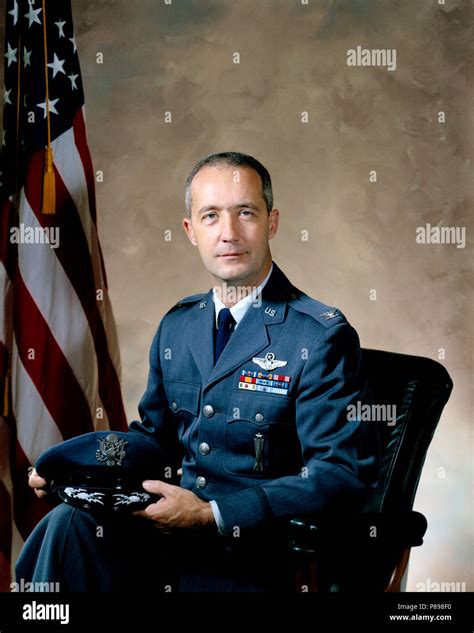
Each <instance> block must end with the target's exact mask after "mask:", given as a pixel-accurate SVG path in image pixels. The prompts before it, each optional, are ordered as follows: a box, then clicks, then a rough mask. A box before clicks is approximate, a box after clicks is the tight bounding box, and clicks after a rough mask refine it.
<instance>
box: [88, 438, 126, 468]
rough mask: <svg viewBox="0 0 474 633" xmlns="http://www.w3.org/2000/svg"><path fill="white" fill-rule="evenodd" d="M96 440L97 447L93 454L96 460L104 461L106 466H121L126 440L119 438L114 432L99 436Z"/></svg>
mask: <svg viewBox="0 0 474 633" xmlns="http://www.w3.org/2000/svg"><path fill="white" fill-rule="evenodd" d="M97 441H98V442H99V448H98V449H97V451H96V454H95V457H96V459H97V461H98V462H105V463H106V464H107V466H121V465H122V459H123V458H124V457H125V446H126V445H127V444H128V442H126V441H125V440H122V439H120V438H119V437H118V435H115V433H109V434H108V435H106V436H105V438H99V439H98V440H97Z"/></svg>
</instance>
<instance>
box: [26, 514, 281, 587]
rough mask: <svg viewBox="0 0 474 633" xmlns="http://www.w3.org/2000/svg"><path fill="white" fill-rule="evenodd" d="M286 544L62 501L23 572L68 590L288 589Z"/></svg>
mask: <svg viewBox="0 0 474 633" xmlns="http://www.w3.org/2000/svg"><path fill="white" fill-rule="evenodd" d="M235 540H236V541H239V539H235ZM270 543H271V545H270ZM285 545H286V544H285V543H283V542H281V541H278V542H273V540H272V539H268V538H264V537H262V536H261V535H258V533H255V536H254V538H252V537H251V538H250V539H247V541H245V540H244V542H241V541H239V542H238V543H235V544H229V540H228V539H226V538H223V537H220V536H219V535H218V534H217V530H216V528H214V527H213V528H212V530H210V529H208V528H201V529H196V530H190V529H180V530H173V531H172V532H171V533H170V534H164V533H163V532H161V531H160V530H159V529H157V528H156V527H155V525H154V523H153V522H152V521H149V520H148V519H143V518H141V517H135V516H131V515H126V514H120V515H118V514H115V513H114V514H112V513H110V514H108V513H91V512H89V511H86V510H81V509H78V508H73V507H71V506H68V505H66V504H64V503H63V504H60V505H59V506H57V507H56V508H54V509H53V510H52V511H51V512H49V513H48V514H47V515H46V516H45V517H44V519H43V520H42V521H41V522H40V523H39V524H38V525H37V526H36V528H35V529H34V531H33V532H32V534H31V535H30V537H29V538H28V540H27V541H26V543H25V545H24V547H23V549H22V551H21V554H20V556H19V558H18V561H17V564H16V579H17V582H21V580H22V579H23V581H24V582H50V583H53V582H54V583H59V588H60V591H61V592H102V591H104V592H110V591H113V592H115V591H127V592H130V591H132V592H133V591H141V592H142V591H144V590H145V591H146V590H153V591H154V592H156V591H158V592H159V591H163V592H170V591H173V592H174V591H178V592H200V591H206V592H212V591H214V592H224V591H228V592H230V591H242V592H273V591H286V590H287V589H288V572H287V568H286V549H285ZM275 548H277V549H275ZM282 548H283V549H282Z"/></svg>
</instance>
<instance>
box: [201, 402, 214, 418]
mask: <svg viewBox="0 0 474 633" xmlns="http://www.w3.org/2000/svg"><path fill="white" fill-rule="evenodd" d="M202 412H203V413H204V415H205V416H206V418H212V416H213V415H214V407H213V406H212V404H206V406H205V407H204V409H203V410H202Z"/></svg>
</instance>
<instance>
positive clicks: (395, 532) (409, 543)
mask: <svg viewBox="0 0 474 633" xmlns="http://www.w3.org/2000/svg"><path fill="white" fill-rule="evenodd" d="M427 526H428V522H427V520H426V517H425V516H424V515H423V514H421V513H420V512H415V511H413V510H409V511H406V512H362V513H360V514H351V515H348V516H345V515H337V516H334V515H332V516H330V517H322V516H319V517H310V516H306V517H305V516H303V517H295V518H293V519H291V520H290V522H289V549H290V550H291V551H293V552H295V553H301V554H312V553H315V552H316V551H318V550H319V548H320V547H325V546H326V545H330V544H336V543H338V544H343V545H344V547H363V546H368V547H371V546H383V547H388V548H390V549H400V548H401V549H403V548H407V549H408V548H410V547H416V546H419V545H421V544H422V543H423V536H424V534H425V532H426V528H427Z"/></svg>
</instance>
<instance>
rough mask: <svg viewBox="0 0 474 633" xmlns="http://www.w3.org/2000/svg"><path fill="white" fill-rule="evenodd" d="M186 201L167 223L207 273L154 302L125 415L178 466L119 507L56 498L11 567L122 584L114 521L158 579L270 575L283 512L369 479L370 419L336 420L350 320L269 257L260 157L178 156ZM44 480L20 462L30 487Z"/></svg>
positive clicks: (299, 510)
mask: <svg viewBox="0 0 474 633" xmlns="http://www.w3.org/2000/svg"><path fill="white" fill-rule="evenodd" d="M186 205H187V210H188V217H186V218H184V220H183V227H184V230H185V231H186V234H187V236H188V238H189V240H190V241H191V243H192V244H193V246H195V247H197V249H198V250H199V254H200V256H201V258H202V261H203V263H204V266H205V267H206V269H207V271H208V272H209V274H210V276H211V279H212V283H213V288H212V290H210V291H209V292H208V293H205V294H199V295H194V296H190V297H186V298H185V299H182V300H181V301H180V302H179V303H177V304H176V305H175V306H174V307H173V308H172V309H171V310H170V311H169V312H168V313H167V314H166V315H165V317H164V319H163V320H162V322H161V324H160V326H159V328H158V331H157V333H156V335H155V338H154V341H153V344H152V347H151V352H150V373H149V379H148V385H147V389H146V392H145V395H144V397H143V399H142V400H141V402H140V405H139V412H140V416H141V422H137V421H135V422H132V424H131V425H130V432H131V433H141V434H147V435H148V436H151V437H153V438H154V439H156V442H157V444H158V446H160V448H161V449H162V454H163V458H164V459H165V460H167V463H169V464H170V467H171V468H172V469H173V470H175V469H177V468H181V469H182V475H181V479H180V482H179V485H171V484H169V483H167V482H164V481H147V482H145V483H144V484H143V487H144V488H145V490H147V491H148V492H153V493H157V494H160V495H162V498H161V499H160V500H159V501H158V502H156V503H153V504H150V505H149V506H148V507H146V509H145V510H144V511H142V512H141V513H139V514H140V516H139V517H128V518H127V519H126V520H123V519H117V518H116V517H113V518H108V519H103V518H100V520H99V519H96V517H95V516H93V515H92V514H91V513H87V512H85V511H81V510H77V509H75V510H74V509H71V508H70V507H68V506H64V505H62V506H59V507H58V508H56V509H55V510H53V511H52V512H51V513H50V514H49V515H48V516H47V517H46V518H45V519H44V520H43V522H42V523H41V524H40V525H39V526H38V528H37V529H36V531H35V533H33V535H32V537H30V540H29V541H28V542H27V544H26V546H25V548H24V550H23V553H22V556H21V558H20V560H19V562H18V565H17V574H18V576H19V577H20V578H21V577H23V578H24V577H25V576H26V577H27V578H26V579H30V580H31V579H36V580H40V579H41V580H48V581H57V580H60V581H61V582H62V585H63V588H64V587H66V588H67V589H68V590H76V589H77V590H81V589H82V590H87V589H89V590H110V589H115V588H122V587H121V585H120V578H122V577H123V574H124V573H125V572H124V571H123V570H124V569H127V574H128V573H129V572H130V570H132V571H131V572H130V573H135V571H134V564H137V563H136V561H137V560H138V558H139V557H138V556H137V552H136V551H134V555H133V556H132V558H133V559H134V560H132V561H130V556H129V555H128V554H127V551H126V550H127V548H126V547H125V546H124V545H123V542H124V541H123V539H122V536H123V534H124V531H125V530H127V542H128V543H130V542H132V543H133V544H134V546H135V547H139V546H143V550H144V551H143V556H147V557H148V560H149V557H150V556H156V557H157V559H156V563H155V564H156V566H157V567H158V568H160V569H162V570H164V569H165V568H166V565H167V564H169V565H170V567H171V568H173V566H175V567H176V568H179V579H177V580H175V581H170V582H172V583H173V582H176V583H177V584H176V586H179V588H180V590H181V591H199V590H209V591H216V590H217V591H269V590H276V589H278V588H280V589H281V588H282V583H285V574H286V552H285V546H286V542H285V538H286V532H285V528H286V524H287V521H288V519H289V518H291V517H293V516H295V515H301V514H307V513H323V512H331V511H335V510H341V509H345V510H347V511H349V510H351V509H354V508H356V507H358V506H360V505H361V504H362V503H363V501H364V498H365V496H366V494H367V492H368V491H369V489H370V486H371V485H373V484H374V483H375V478H376V467H377V464H376V461H377V460H376V457H375V450H374V438H373V436H372V429H371V427H370V425H368V424H367V423H363V422H358V421H348V419H347V407H348V406H349V405H350V404H352V403H355V402H356V401H357V400H358V399H361V398H362V392H363V388H364V378H363V376H362V373H361V367H360V346H359V340H358V336H357V333H356V332H355V330H354V329H353V328H352V327H351V325H349V323H348V322H347V320H346V319H345V317H344V316H343V314H342V313H341V312H340V311H339V310H336V309H334V308H331V307H328V306H326V305H323V304H322V303H320V302H318V301H316V300H314V299H311V298H310V297H308V296H307V295H306V294H304V293H302V292H301V291H300V290H298V289H297V288H295V287H294V286H293V285H292V284H291V283H290V282H289V281H288V279H287V278H286V277H285V275H284V274H283V272H282V271H281V270H280V269H279V267H278V266H277V265H276V263H275V262H272V256H271V252H270V248H269V240H271V239H272V238H273V237H274V235H275V234H276V232H277V230H278V221H279V211H278V210H277V209H274V208H273V194H272V185H271V179H270V176H269V174H268V171H267V170H266V169H265V167H264V166H263V165H262V164H261V163H259V162H258V161H257V160H256V159H254V158H252V157H250V156H246V155H244V154H240V153H234V152H231V153H221V154H215V155H211V156H209V157H207V158H205V159H202V160H201V161H200V162H199V163H197V165H196V166H195V167H194V168H193V170H192V172H191V174H190V176H189V178H188V180H187V184H186ZM45 483H46V482H45V481H44V480H43V479H41V478H40V477H38V475H37V474H36V472H33V474H32V475H31V477H30V485H31V486H32V487H34V488H36V489H37V494H39V495H41V494H44V492H42V491H41V490H40V488H41V487H42V486H44V485H45ZM144 517H146V518H147V519H149V520H148V521H144ZM150 520H151V521H150ZM104 523H106V524H107V529H106V532H107V534H108V535H109V536H107V538H106V540H105V541H104V540H102V541H100V540H99V539H97V538H95V537H94V534H95V532H96V531H97V529H98V526H99V524H100V526H101V527H103V524H104ZM150 525H152V526H156V527H158V528H159V530H153V531H152V532H150V529H149V528H150ZM107 539H108V540H107ZM170 543H173V546H171V545H169V544H170ZM117 548H118V551H117ZM163 552H168V553H170V552H172V554H170V555H169V557H168V559H167V562H166V561H165V560H164V559H163V558H161V559H160V558H159V557H160V556H161V555H162V554H163ZM89 560H90V561H95V562H94V563H93V569H90V570H89V568H88V566H87V564H86V562H87V561H89ZM84 561H86V562H84ZM97 561H99V563H98V562H97ZM134 561H135V562H134ZM141 563H142V564H143V561H142V562H141ZM147 567H148V569H151V568H152V565H148V566H147ZM73 569H74V573H73V572H72V570H73ZM157 573H158V572H157ZM151 582H153V580H151ZM127 583H128V584H130V580H129V577H128V578H127ZM167 586H168V585H167Z"/></svg>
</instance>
